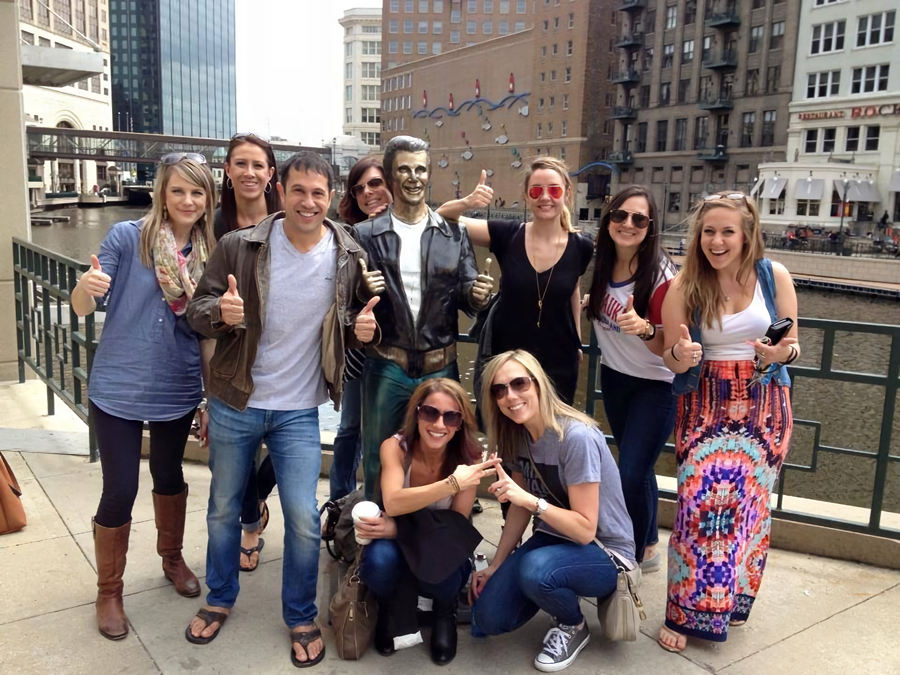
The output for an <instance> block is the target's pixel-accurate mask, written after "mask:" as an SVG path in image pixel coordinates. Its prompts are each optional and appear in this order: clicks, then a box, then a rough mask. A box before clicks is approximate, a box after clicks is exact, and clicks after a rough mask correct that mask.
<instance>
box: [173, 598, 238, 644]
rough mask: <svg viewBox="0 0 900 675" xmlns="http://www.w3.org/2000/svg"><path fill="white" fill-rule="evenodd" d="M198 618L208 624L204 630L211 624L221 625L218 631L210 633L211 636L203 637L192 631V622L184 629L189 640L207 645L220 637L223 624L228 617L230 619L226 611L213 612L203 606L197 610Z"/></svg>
mask: <svg viewBox="0 0 900 675" xmlns="http://www.w3.org/2000/svg"><path fill="white" fill-rule="evenodd" d="M197 618H198V619H200V620H202V621H203V623H205V624H206V625H205V626H204V627H203V630H206V629H207V628H209V626H210V624H213V623H217V622H218V624H219V627H218V628H217V629H216V632H215V633H213V634H212V635H210V636H209V637H203V636H200V635H194V634H193V633H192V632H191V624H188V625H187V628H185V629H184V637H186V638H187V641H188V642H192V643H193V644H195V645H207V644H209V643H210V642H212V641H213V640H215V639H216V638H217V637H219V633H221V632H222V626H224V625H225V621H226V619H228V614H226V613H225V612H212V611H210V610H208V609H206V607H201V608H200V611H199V612H197Z"/></svg>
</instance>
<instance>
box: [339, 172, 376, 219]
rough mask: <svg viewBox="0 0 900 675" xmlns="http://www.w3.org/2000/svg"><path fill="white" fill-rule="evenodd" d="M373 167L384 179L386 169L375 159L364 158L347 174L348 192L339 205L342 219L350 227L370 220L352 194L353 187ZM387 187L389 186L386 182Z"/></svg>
mask: <svg viewBox="0 0 900 675" xmlns="http://www.w3.org/2000/svg"><path fill="white" fill-rule="evenodd" d="M373 166H374V167H375V168H376V169H378V170H379V171H380V172H381V177H382V178H384V167H383V166H381V162H380V161H378V159H376V158H375V157H363V158H362V159H361V160H359V161H358V162H357V163H356V164H354V165H353V167H352V168H351V169H350V173H349V174H347V191H346V192H345V193H344V196H343V197H341V203H340V204H338V213H339V214H340V216H341V219H342V220H343V221H344V222H345V223H347V224H348V225H356V224H357V223H361V222H362V221H364V220H367V219H368V218H369V216H367V215H366V214H365V213H363V211H362V209H361V208H359V202H357V201H356V197H354V196H353V195H352V194H351V193H352V191H353V186H354V185H356V184H357V183H358V182H359V181H360V179H361V178H362V177H363V174H364V173H365V172H366V171H368V170H369V169H370V168H372V167H373ZM385 185H387V182H386V181H385Z"/></svg>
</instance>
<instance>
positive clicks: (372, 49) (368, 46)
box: [362, 41, 381, 56]
mask: <svg viewBox="0 0 900 675" xmlns="http://www.w3.org/2000/svg"><path fill="white" fill-rule="evenodd" d="M362 53H363V56H381V41H378V42H370V41H365V42H363V43H362Z"/></svg>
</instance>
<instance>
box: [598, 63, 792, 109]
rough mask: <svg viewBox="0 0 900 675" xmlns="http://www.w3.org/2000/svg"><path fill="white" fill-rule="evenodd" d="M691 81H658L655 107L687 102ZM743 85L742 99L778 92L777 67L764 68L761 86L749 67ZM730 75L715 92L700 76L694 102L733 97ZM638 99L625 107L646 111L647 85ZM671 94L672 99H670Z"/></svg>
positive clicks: (610, 99)
mask: <svg viewBox="0 0 900 675" xmlns="http://www.w3.org/2000/svg"><path fill="white" fill-rule="evenodd" d="M691 82H693V80H691V79H689V78H683V79H680V80H678V81H677V83H675V82H662V83H661V84H660V85H659V98H658V99H657V105H661V106H663V105H672V104H676V105H677V104H682V103H688V102H689V97H690V91H691ZM746 82H747V86H746V90H745V93H744V95H745V96H757V95H759V94H772V93H775V92H777V91H778V89H779V87H780V86H781V66H780V65H777V66H769V67H768V68H767V69H766V79H765V82H764V83H763V84H764V86H763V87H762V88H761V87H760V73H759V68H752V69H750V70H748V71H747V78H746ZM734 83H735V77H734V73H726V74H724V75H722V76H721V79H720V80H719V88H718V91H716V89H715V88H714V86H713V78H712V76H709V75H704V76H703V77H701V78H700V79H699V80H698V90H697V100H698V101H703V102H712V101H715V100H717V99H719V100H723V101H729V100H731V99H732V98H733V97H734ZM637 92H638V96H637V98H635V96H634V94H630V95H629V98H628V102H627V104H628V107H631V108H635V107H641V108H649V107H650V85H643V86H641V87H640V88H639V89H638V90H637ZM673 93H674V95H675V98H674V100H673V98H672V97H673ZM613 96H614V94H612V93H607V95H606V105H607V106H612V105H614V102H613Z"/></svg>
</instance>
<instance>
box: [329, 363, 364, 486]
mask: <svg viewBox="0 0 900 675" xmlns="http://www.w3.org/2000/svg"><path fill="white" fill-rule="evenodd" d="M361 423H362V377H358V378H356V379H355V380H350V381H349V382H344V394H343V396H341V424H340V426H339V427H338V431H337V435H336V436H335V437H334V459H332V461H331V470H330V471H329V472H328V479H329V483H330V486H329V491H330V494H329V497H328V498H329V499H331V500H337V499H340V498H341V497H346V496H347V495H349V494H350V493H351V492H353V491H354V490H355V489H356V470H357V469H358V468H359V459H360V456H361V455H362V436H361V434H360V427H361Z"/></svg>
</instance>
